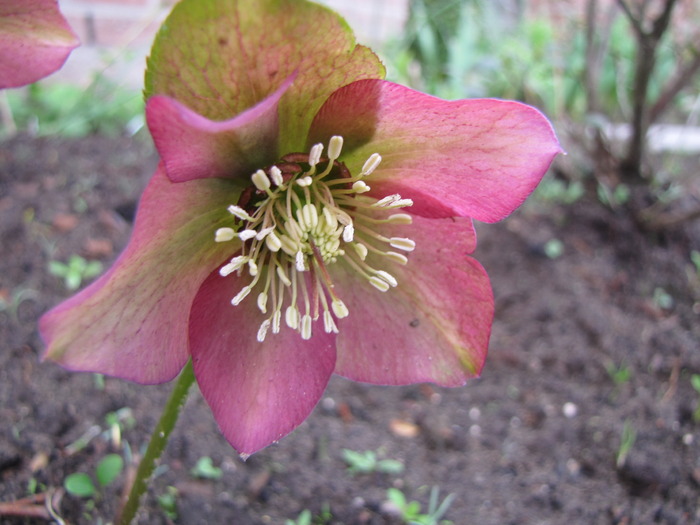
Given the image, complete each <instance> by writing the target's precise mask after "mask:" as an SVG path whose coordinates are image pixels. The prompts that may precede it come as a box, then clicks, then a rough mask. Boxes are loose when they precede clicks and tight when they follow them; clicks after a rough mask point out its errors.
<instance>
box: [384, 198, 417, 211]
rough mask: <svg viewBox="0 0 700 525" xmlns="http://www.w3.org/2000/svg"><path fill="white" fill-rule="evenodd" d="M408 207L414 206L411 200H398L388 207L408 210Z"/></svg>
mask: <svg viewBox="0 0 700 525" xmlns="http://www.w3.org/2000/svg"><path fill="white" fill-rule="evenodd" d="M408 206H413V201H412V200H411V199H398V200H395V201H394V202H392V203H391V204H389V205H388V206H386V207H387V208H390V209H391V208H407V207H408Z"/></svg>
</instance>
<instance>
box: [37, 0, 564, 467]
mask: <svg viewBox="0 0 700 525" xmlns="http://www.w3.org/2000/svg"><path fill="white" fill-rule="evenodd" d="M383 75H384V68H383V66H382V65H381V64H380V62H379V61H378V59H377V58H376V57H375V55H374V54H373V53H372V52H371V51H370V50H369V49H367V48H365V47H363V46H359V45H356V44H355V42H354V38H353V36H352V33H351V32H350V30H349V29H348V28H347V26H346V25H345V24H344V22H343V21H342V19H340V18H338V17H337V15H335V14H334V13H333V12H331V11H329V10H327V9H325V8H323V7H320V6H318V5H315V4H312V3H310V2H306V1H300V0H264V1H257V0H228V1H223V0H222V1H215V0H207V1H202V0H191V1H185V2H182V3H180V4H178V5H177V6H176V7H175V9H174V10H173V12H172V14H171V15H170V17H169V19H168V20H167V22H166V23H165V25H164V26H163V28H162V29H161V31H160V33H159V35H158V37H157V39H156V42H155V45H154V47H153V51H152V55H151V57H150V60H149V66H148V72H147V76H146V96H147V97H148V103H147V119H148V124H149V127H150V130H151V133H152V135H153V138H154V141H155V144H156V147H157V148H158V151H159V153H160V155H161V157H162V162H161V165H160V166H159V168H158V170H157V171H156V173H155V175H154V176H153V178H152V180H151V182H150V183H149V185H148V187H147V188H146V190H145V193H144V195H143V197H142V199H141V204H140V207H139V212H138V214H137V217H136V224H135V227H134V233H133V236H132V238H131V241H130V244H129V246H128V247H127V248H126V250H125V251H124V253H123V254H122V255H121V257H120V258H119V259H118V260H117V262H116V263H115V264H114V266H113V267H112V268H111V269H110V270H109V271H108V272H107V273H106V274H105V275H104V276H102V278H100V279H99V280H98V281H97V282H95V283H93V284H92V285H91V286H89V287H88V288H86V289H85V290H83V291H82V292H81V293H79V294H78V295H77V296H75V297H73V298H72V299H69V300H67V301H66V302H64V303H63V304H61V305H59V306H58V307H56V308H55V309H53V310H52V311H50V312H49V313H47V314H46V315H45V316H44V317H43V318H42V320H41V324H40V328H41V333H42V335H43V337H44V339H45V341H46V342H47V345H48V349H47V350H46V354H45V356H46V357H47V358H49V359H52V360H55V361H57V362H59V363H60V364H62V365H63V366H65V367H67V368H70V369H74V370H86V371H94V372H101V373H105V374H109V375H114V376H119V377H122V378H126V379H130V380H133V381H137V382H140V383H161V382H164V381H168V380H170V379H172V378H173V377H174V376H175V375H176V374H177V373H178V371H179V370H180V369H181V368H182V367H183V365H184V364H185V363H186V361H187V360H188V359H189V358H190V357H191V358H192V361H193V365H194V372H195V376H196V378H197V382H198V384H199V387H200V389H201V391H202V394H203V395H204V397H205V398H206V400H207V401H208V403H209V405H210V406H211V408H212V410H213V412H214V416H215V417H216V419H217V421H218V423H219V425H220V427H221V429H222V431H223V433H224V435H225V436H226V438H227V439H228V440H229V442H230V443H231V444H232V445H233V447H234V448H236V449H237V450H238V451H239V452H240V453H242V454H243V455H248V454H251V453H253V452H255V451H257V450H259V449H261V448H263V447H265V446H267V445H268V444H270V443H272V442H274V441H276V440H278V439H279V438H281V437H282V436H284V435H286V434H287V433H289V432H291V431H292V430H293V429H294V428H295V427H297V426H298V425H299V424H300V423H301V422H302V421H303V420H304V419H305V418H306V417H307V416H308V414H309V413H310V412H311V410H312V409H313V407H314V406H315V404H316V402H317V401H318V399H319V398H320V396H321V395H322V393H323V391H324V389H325V387H326V384H327V383H328V380H329V378H330V376H331V374H333V373H335V374H339V375H341V376H344V377H347V378H350V379H354V380H356V381H365V382H369V383H379V384H390V385H404V384H408V383H415V382H422V381H431V382H435V383H437V384H439V385H445V386H455V385H462V384H464V382H465V381H466V379H467V378H470V377H474V376H476V375H478V374H479V372H480V370H481V368H482V366H483V363H484V359H485V356H486V350H487V346H488V339H489V334H490V328H491V322H492V318H493V297H492V292H491V287H490V284H489V281H488V277H487V275H486V272H485V271H484V270H483V268H482V267H481V265H480V264H479V263H478V262H476V261H475V260H474V259H472V258H470V257H469V256H468V255H467V254H469V253H470V252H472V251H473V250H474V248H475V244H476V238H475V234H474V229H473V226H472V221H471V218H472V217H473V218H476V219H478V220H481V221H487V222H492V221H497V220H500V219H502V218H504V217H505V216H506V215H508V214H509V213H511V212H512V211H513V210H514V209H515V208H516V207H517V206H518V205H520V204H521V203H522V202H523V200H524V199H525V198H526V196H527V195H528V194H529V193H530V192H531V191H532V190H533V189H534V187H535V186H536V185H537V183H538V182H539V181H540V179H541V177H542V176H543V174H544V173H545V171H546V170H547V168H548V166H549V165H550V163H551V161H552V159H553V157H554V156H555V155H556V154H557V153H559V152H560V151H561V149H560V147H559V144H558V142H557V140H556V137H555V135H554V132H553V131H552V128H551V126H550V124H549V123H548V122H547V120H546V119H545V118H544V117H543V116H542V115H541V114H540V113H539V112H538V111H537V110H535V109H533V108H531V107H528V106H525V105H523V104H520V103H517V102H505V101H500V100H460V101H454V102H448V101H444V100H440V99H437V98H434V97H432V96H429V95H425V94H422V93H418V92H416V91H413V90H411V89H408V88H405V87H403V86H400V85H397V84H393V83H391V82H387V81H384V80H382V79H381V78H382V77H383Z"/></svg>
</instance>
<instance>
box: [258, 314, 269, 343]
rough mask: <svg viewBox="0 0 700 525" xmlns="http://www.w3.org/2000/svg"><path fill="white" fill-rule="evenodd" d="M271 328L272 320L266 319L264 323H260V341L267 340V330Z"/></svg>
mask: <svg viewBox="0 0 700 525" xmlns="http://www.w3.org/2000/svg"><path fill="white" fill-rule="evenodd" d="M269 328H270V320H269V319H265V320H264V321H263V322H262V324H261V325H260V328H258V341H259V342H261V343H262V342H263V341H264V340H265V336H266V335H267V330H268V329H269Z"/></svg>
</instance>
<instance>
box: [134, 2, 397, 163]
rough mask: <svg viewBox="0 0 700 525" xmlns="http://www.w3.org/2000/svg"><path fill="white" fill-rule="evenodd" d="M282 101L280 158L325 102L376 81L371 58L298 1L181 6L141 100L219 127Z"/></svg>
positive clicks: (161, 40)
mask: <svg viewBox="0 0 700 525" xmlns="http://www.w3.org/2000/svg"><path fill="white" fill-rule="evenodd" d="M294 73H297V77H296V80H295V81H294V84H293V85H292V87H291V88H290V89H289V91H288V92H287V93H286V94H285V96H284V97H283V99H282V101H281V103H280V108H279V113H280V137H281V143H280V144H279V147H280V153H281V154H283V153H287V152H290V151H301V150H302V148H303V146H304V142H305V138H306V134H307V132H308V129H309V126H310V124H311V120H312V119H313V116H314V114H315V113H316V111H317V110H318V109H319V108H320V107H321V105H322V104H323V102H324V101H325V100H326V98H327V97H328V96H329V95H330V94H331V93H332V92H333V91H335V90H336V89H338V88H339V87H341V86H344V85H346V84H349V83H351V82H353V81H355V80H359V79H365V78H381V77H383V76H384V67H383V66H382V64H381V63H380V62H379V59H378V58H377V57H376V55H374V53H373V52H372V51H371V50H370V49H368V48H365V47H363V46H359V45H356V44H355V39H354V36H353V34H352V31H351V30H350V28H349V27H348V26H347V24H346V23H345V21H344V20H343V19H342V18H340V17H339V16H338V15H337V14H336V13H334V12H333V11H331V10H329V9H327V8H325V7H322V6H319V5H317V4H314V3H311V2H307V1H305V0H227V1H219V0H184V1H182V2H180V3H179V4H178V5H176V6H175V8H174V9H173V11H172V13H171V14H170V16H169V17H168V19H167V20H166V22H165V23H164V24H163V26H162V27H161V30H160V32H159V33H158V35H157V37H156V40H155V43H154V45H153V49H152V50H151V56H150V58H149V60H148V69H147V72H146V88H145V95H146V97H147V98H148V97H150V96H153V95H168V96H170V97H173V98H175V99H176V100H178V101H179V102H181V103H182V104H184V105H186V106H187V107H189V108H190V109H192V110H193V111H195V112H197V113H199V114H200V115H202V116H204V117H206V118H208V119H211V120H226V119H230V118H232V117H233V116H235V115H237V114H239V113H241V112H242V111H244V110H245V109H247V108H250V107H253V106H254V105H255V104H257V103H258V102H260V101H261V100H263V99H265V98H266V97H267V96H269V95H270V94H272V93H273V92H274V91H275V90H276V89H278V88H279V87H280V85H281V84H282V83H283V82H284V80H285V79H287V78H288V77H289V76H290V75H292V74H294Z"/></svg>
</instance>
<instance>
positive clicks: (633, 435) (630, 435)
mask: <svg viewBox="0 0 700 525" xmlns="http://www.w3.org/2000/svg"><path fill="white" fill-rule="evenodd" d="M635 441H637V431H636V430H635V429H634V427H633V426H632V423H630V422H629V420H626V421H625V424H624V425H623V427H622V435H621V436H620V447H619V448H618V449H617V456H616V458H615V464H616V465H617V468H621V467H622V465H624V464H625V461H627V456H628V455H629V453H630V451H631V450H632V447H633V446H634V442H635Z"/></svg>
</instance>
